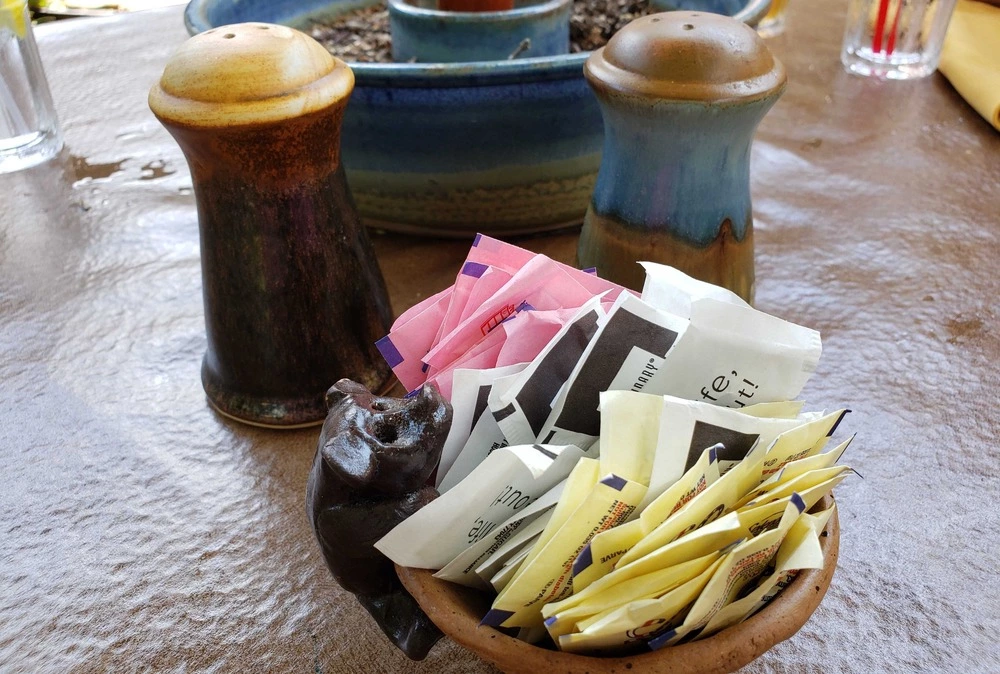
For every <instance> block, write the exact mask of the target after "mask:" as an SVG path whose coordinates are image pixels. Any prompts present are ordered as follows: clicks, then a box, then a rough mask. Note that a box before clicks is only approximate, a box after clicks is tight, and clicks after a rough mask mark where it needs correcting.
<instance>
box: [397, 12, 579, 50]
mask: <svg viewBox="0 0 1000 674" xmlns="http://www.w3.org/2000/svg"><path fill="white" fill-rule="evenodd" d="M572 9H573V0H548V1H543V2H537V1H535V2H527V3H524V4H521V5H520V6H518V7H515V8H514V9H511V10H507V11H502V12H443V11H440V10H437V9H429V8H425V7H420V6H417V5H414V4H411V3H410V2H408V1H407V0H389V26H390V28H391V30H392V58H393V60H395V61H399V62H403V63H406V62H411V61H412V62H415V63H461V62H468V61H502V60H504V59H507V58H509V57H511V56H512V55H513V54H515V53H517V55H518V57H520V58H530V57H535V56H556V55H561V54H568V53H569V15H570V12H571V11H572ZM522 45H523V47H522Z"/></svg>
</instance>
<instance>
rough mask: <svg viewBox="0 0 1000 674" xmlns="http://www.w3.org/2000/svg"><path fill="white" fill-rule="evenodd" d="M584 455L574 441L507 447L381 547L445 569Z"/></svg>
mask: <svg viewBox="0 0 1000 674" xmlns="http://www.w3.org/2000/svg"><path fill="white" fill-rule="evenodd" d="M583 456H585V452H584V451H583V450H581V449H580V448H579V447H574V446H572V445H563V446H556V445H548V446H543V445H518V446H513V447H501V448H500V449H498V450H496V451H495V452H493V453H492V454H490V455H489V457H487V459H486V460H485V461H483V462H482V463H481V464H479V465H478V466H477V467H476V469H475V470H473V471H472V473H470V474H469V476H468V477H466V478H465V479H464V480H462V481H461V482H460V483H459V484H458V485H456V486H455V487H454V488H453V489H451V490H450V491H448V492H447V493H445V494H442V495H441V496H440V497H438V498H437V499H435V500H433V501H431V502H430V503H428V504H427V505H426V506H424V507H423V508H421V509H420V510H418V511H417V512H415V513H414V514H413V515H411V516H410V517H408V518H406V519H405V520H403V521H402V522H400V523H399V524H398V525H396V527H395V528H393V529H392V531H390V532H389V533H388V534H386V535H385V536H383V537H382V538H381V539H379V541H378V542H377V543H375V548H376V549H377V550H379V551H380V552H381V553H382V554H384V555H385V556H386V557H388V558H389V559H391V560H392V561H393V562H395V563H396V564H399V565H401V566H409V567H414V568H418V569H435V570H437V569H440V568H442V567H444V566H445V565H446V564H447V563H448V562H450V561H451V560H452V559H454V558H455V557H456V556H458V554H459V553H461V552H462V551H463V550H465V549H466V548H468V547H470V546H471V545H474V544H475V543H476V542H478V541H480V540H482V539H484V538H486V537H487V536H489V534H490V532H492V531H493V530H494V529H495V528H496V527H497V526H499V525H500V524H502V523H503V522H506V521H507V520H509V519H510V517H511V516H512V515H514V514H515V513H517V512H518V511H519V510H522V509H524V508H526V507H528V506H530V505H531V503H532V502H533V501H534V500H535V499H537V498H538V497H539V496H541V495H542V494H545V493H546V492H547V491H548V490H549V489H551V488H552V487H553V486H555V485H556V484H558V483H559V482H561V481H562V480H563V479H565V478H566V476H567V475H569V473H570V471H572V469H573V466H575V465H576V463H577V461H579V459H580V458H581V457H583Z"/></svg>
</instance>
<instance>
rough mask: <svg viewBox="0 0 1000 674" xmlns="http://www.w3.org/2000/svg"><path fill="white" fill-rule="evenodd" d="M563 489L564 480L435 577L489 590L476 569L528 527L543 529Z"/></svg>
mask: <svg viewBox="0 0 1000 674" xmlns="http://www.w3.org/2000/svg"><path fill="white" fill-rule="evenodd" d="M565 486H566V481H565V480H563V481H562V482H560V483H559V484H557V485H556V486H554V487H552V489H549V490H548V491H547V492H545V493H544V494H542V495H541V496H539V497H538V499H537V500H536V501H535V502H534V503H532V504H531V505H530V506H528V507H527V508H524V509H523V510H521V511H519V512H517V513H515V514H514V515H512V516H511V517H510V519H508V520H507V521H506V522H504V523H503V524H501V525H500V526H499V527H497V528H496V529H494V530H493V531H491V532H490V534H489V535H488V536H486V537H485V538H483V539H482V540H481V541H479V542H478V543H475V544H473V545H472V546H470V547H468V548H466V549H465V550H463V551H462V552H461V553H460V554H459V555H458V556H457V557H455V559H453V560H451V561H450V562H448V563H447V564H446V565H445V566H444V567H443V568H442V569H441V570H440V571H438V572H437V573H435V574H434V577H435V578H440V579H442V580H450V581H451V582H453V583H460V584H462V585H468V586H469V587H478V588H481V589H484V590H486V589H489V587H490V586H489V583H488V582H485V581H483V580H482V579H481V578H480V577H479V575H477V573H476V569H477V568H479V567H480V566H481V565H482V564H484V563H487V562H488V561H489V560H490V559H491V558H492V557H493V556H494V555H502V552H501V551H502V550H503V549H504V548H505V546H506V545H507V544H508V543H512V542H513V544H514V545H516V539H517V538H518V537H519V536H521V532H523V531H524V530H525V529H526V528H527V527H528V526H529V525H538V524H539V523H540V526H541V527H542V528H544V527H545V523H546V522H547V521H548V516H549V515H550V514H551V512H552V509H553V508H555V505H556V503H557V502H558V501H559V497H560V495H562V491H563V488H564V487H565Z"/></svg>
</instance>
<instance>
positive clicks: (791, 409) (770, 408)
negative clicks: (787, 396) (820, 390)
mask: <svg viewBox="0 0 1000 674" xmlns="http://www.w3.org/2000/svg"><path fill="white" fill-rule="evenodd" d="M803 405H805V403H804V402H803V401H801V400H786V401H784V402H774V403H756V404H755V405H747V406H746V407H740V408H739V411H740V412H742V413H743V414H746V415H747V416H751V417H758V418H760V419H794V418H795V417H797V416H799V413H800V412H801V411H802V406H803Z"/></svg>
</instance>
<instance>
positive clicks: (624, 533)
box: [376, 236, 850, 653]
mask: <svg viewBox="0 0 1000 674" xmlns="http://www.w3.org/2000/svg"><path fill="white" fill-rule="evenodd" d="M644 267H645V269H646V275H647V276H646V284H645V286H644V288H643V292H642V295H641V297H640V296H636V295H635V294H634V293H632V292H631V291H628V290H625V289H623V288H621V287H620V286H616V285H614V284H612V283H610V282H607V281H603V280H601V279H599V278H597V277H596V276H595V275H593V274H592V273H591V272H588V271H580V270H576V269H573V268H571V267H568V266H566V265H562V264H560V263H557V262H554V261H552V260H550V259H549V258H546V257H545V256H542V255H535V254H532V253H530V252H528V251H525V250H522V249H520V248H517V247H515V246H512V245H510V244H506V243H503V242H500V241H496V240H494V239H490V238H488V237H484V236H479V237H477V238H476V241H475V243H474V245H473V248H472V250H471V251H470V254H469V257H468V259H467V260H466V262H465V264H464V265H463V267H462V269H461V271H460V273H459V275H458V278H457V279H456V282H455V285H454V286H452V287H451V288H449V289H447V290H445V291H443V292H441V293H439V294H438V295H435V296H434V297H431V298H429V299H428V300H427V301H425V302H423V303H421V304H420V305H417V306H416V307H414V308H413V309H411V310H410V311H408V312H406V313H405V314H403V315H402V316H400V318H399V319H398V320H397V322H396V323H395V324H394V325H393V328H392V331H391V333H390V334H389V335H388V336H387V337H386V338H385V339H383V340H382V341H381V342H380V343H379V348H380V349H381V350H382V353H383V354H384V355H385V356H386V358H387V360H389V362H390V364H391V365H392V366H393V368H394V370H395V371H396V373H397V375H398V376H399V378H400V380H401V381H402V382H403V383H404V384H405V385H406V386H407V388H408V389H411V390H415V389H417V388H419V387H420V386H421V385H423V384H425V383H430V384H432V385H435V386H437V387H438V388H440V389H441V390H442V392H444V393H445V395H446V396H448V397H450V399H451V401H452V404H453V406H454V417H453V425H452V429H451V433H450V434H449V437H448V439H447V442H446V444H445V448H444V451H443V454H442V460H441V465H440V466H439V469H438V472H437V484H438V488H439V490H440V491H441V492H442V496H441V497H440V498H438V499H437V500H436V501H434V502H432V503H430V504H429V505H427V506H425V507H424V508H423V509H422V510H420V511H418V512H417V513H416V514H414V515H413V516H411V517H410V518H408V519H407V520H405V521H404V522H402V523H401V524H400V525H399V526H397V527H396V528H395V529H393V530H392V531H391V532H390V533H389V534H387V535H386V536H385V537H383V538H382V539H381V540H380V541H379V542H378V543H377V545H376V547H377V548H378V549H379V550H381V551H382V552H383V553H384V554H385V555H386V556H388V557H389V558H390V559H392V560H393V561H394V562H396V563H397V564H400V565H403V566H410V567H416V568H428V569H435V570H437V574H435V575H436V576H437V577H439V578H442V579H445V580H449V581H452V582H456V583H461V584H464V585H468V586H470V587H475V588H479V589H483V590H487V591H491V592H495V593H497V595H498V596H497V597H496V599H495V601H494V603H493V606H492V609H491V610H490V611H489V613H488V614H487V615H486V616H484V618H483V624H485V625H491V626H495V627H502V628H512V629H513V630H515V631H516V633H517V634H518V636H519V637H521V638H523V639H525V640H528V641H538V640H541V639H543V638H545V636H546V635H548V636H549V637H551V639H552V640H553V641H554V642H555V644H556V645H557V646H558V647H559V648H561V649H563V650H567V651H573V652H582V653H621V652H628V651H634V650H637V649H646V648H659V647H662V646H666V645H672V644H675V643H678V642H681V641H688V640H691V639H695V638H699V637H704V636H709V635H711V634H713V633H715V632H717V631H718V630H720V629H723V628H725V627H727V626H729V625H732V624H736V623H738V622H740V621H741V620H743V619H745V618H746V617H748V616H749V615H752V614H753V613H754V612H755V611H757V610H759V608H760V607H762V606H763V605H765V604H766V603H767V602H768V601H770V600H771V599H773V597H774V596H775V595H776V594H777V593H778V592H779V591H780V590H781V589H782V588H783V587H784V586H786V585H787V584H788V583H789V582H790V581H791V579H792V578H794V576H795V574H796V573H797V572H798V571H800V570H802V569H809V568H818V567H822V565H823V556H822V552H821V550H820V546H819V538H818V537H819V534H820V532H821V531H822V530H823V528H824V527H825V526H826V522H827V521H828V519H829V518H830V516H831V514H832V512H833V507H830V508H829V509H827V510H825V511H823V512H811V511H812V510H814V506H815V505H816V504H817V503H818V502H819V501H820V500H821V499H822V498H823V497H824V496H825V495H827V494H828V493H829V492H830V491H831V490H832V489H833V487H834V486H835V485H836V484H838V483H839V482H840V481H841V480H843V479H844V477H845V476H846V475H847V474H848V472H850V469H849V468H848V467H846V466H839V465H836V464H837V461H838V459H839V458H840V456H841V455H842V454H843V452H844V450H845V449H846V448H847V445H848V444H849V443H850V439H848V440H846V441H844V442H842V443H840V444H837V445H836V446H835V447H833V448H832V449H828V450H827V445H828V444H829V442H830V438H831V436H832V435H833V433H834V431H835V430H836V428H837V426H838V425H839V423H840V421H841V420H842V418H843V417H844V415H845V413H846V411H845V410H838V411H835V412H833V413H830V414H824V413H821V412H805V413H804V412H802V403H800V402H793V401H794V399H795V398H796V396H798V394H799V392H800V391H801V390H802V387H803V386H804V385H805V383H806V381H807V379H808V377H809V375H810V374H811V373H812V372H813V371H814V370H815V367H816V364H817V362H818V360H819V357H820V352H821V347H820V339H819V334H818V333H816V332H815V331H813V330H810V329H808V328H804V327H801V326H797V325H793V324H791V323H788V322H785V321H782V320H780V319H778V318H775V317H773V316H769V315H767V314H764V313H763V312H759V311H756V310H754V309H753V308H751V307H750V306H748V305H747V304H746V303H745V302H743V301H742V300H740V299H739V298H738V297H737V296H735V295H734V294H732V293H730V292H729V291H727V290H724V289H722V288H718V287H716V286H712V285H709V284H705V283H702V282H699V281H695V280H693V279H691V278H689V277H687V276H685V275H684V274H681V273H680V272H678V271H677V270H674V269H672V268H670V267H664V266H662V265H656V264H650V263H644ZM824 450H827V451H824Z"/></svg>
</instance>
